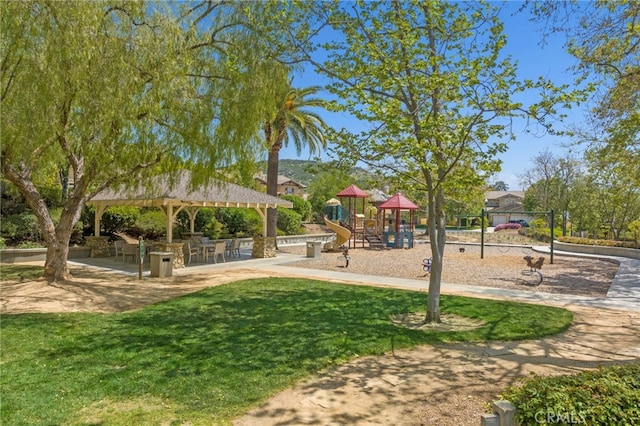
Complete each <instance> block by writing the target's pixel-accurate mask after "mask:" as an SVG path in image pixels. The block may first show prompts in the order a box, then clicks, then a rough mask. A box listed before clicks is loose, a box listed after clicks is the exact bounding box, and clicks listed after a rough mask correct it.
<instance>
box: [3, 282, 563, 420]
mask: <svg viewBox="0 0 640 426" xmlns="http://www.w3.org/2000/svg"><path fill="white" fill-rule="evenodd" d="M425 304H426V294H425V293H423V292H411V291H404V290H397V289H380V288H370V287H363V286H349V285H340V284H334V283H325V282H320V281H314V280H306V279H291V278H287V279H284V278H270V279H255V280H248V281H241V282H235V283H231V284H226V285H223V286H219V287H214V288H209V289H206V290H203V291H200V292H197V293H193V294H189V295H185V296H182V297H179V298H176V299H173V300H170V301H167V302H163V303H158V304H155V305H151V306H148V307H145V308H143V309H140V310H137V311H132V312H127V313H117V314H86V313H82V314H80V313H74V314H22V315H3V316H2V321H1V323H0V331H1V333H2V375H1V377H0V386H1V388H0V393H1V395H2V406H1V417H0V423H2V424H11V425H41V424H47V425H49V424H65V425H75V424H103V425H123V424H161V423H162V424H192V425H200V424H207V425H210V424H230V423H231V420H232V419H233V418H235V417H237V416H239V415H241V414H243V413H244V412H246V411H247V410H248V409H250V408H251V407H255V406H256V405H258V404H260V403H261V402H263V401H265V400H266V399H267V398H268V397H269V396H270V395H272V394H274V393H275V392H277V391H279V390H282V389H284V388H287V387H289V386H291V385H293V384H294V383H295V382H297V381H299V380H300V379H301V378H303V377H305V376H308V375H309V374H311V373H314V372H317V371H319V370H322V369H324V368H327V367H329V366H332V365H336V364H340V363H342V362H344V361H346V360H349V359H352V358H354V357H357V356H365V355H377V354H383V353H386V352H389V351H391V350H392V349H398V348H408V347H415V346H418V345H424V344H435V343H443V342H454V341H485V340H513V339H535V338H539V337H542V336H545V335H550V334H554V333H558V332H561V331H563V330H565V329H567V328H568V327H569V325H570V323H571V321H572V314H571V312H570V311H567V310H565V309H560V308H553V307H548V306H538V305H528V304H522V303H513V302H504V301H493V300H484V299H471V298H464V297H454V296H443V297H442V299H441V309H442V312H443V313H451V314H457V315H462V316H467V317H472V318H480V319H482V320H483V321H484V325H483V326H482V327H480V328H478V329H475V330H471V331H464V332H443V331H433V330H427V331H421V330H410V329H406V328H403V327H398V326H394V325H393V324H392V323H391V321H390V319H389V317H390V316H392V315H394V314H398V313H405V312H423V311H424V309H425V307H424V306H425Z"/></svg>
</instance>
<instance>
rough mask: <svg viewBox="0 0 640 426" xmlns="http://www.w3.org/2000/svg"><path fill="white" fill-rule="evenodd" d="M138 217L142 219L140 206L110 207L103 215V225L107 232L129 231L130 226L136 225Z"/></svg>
mask: <svg viewBox="0 0 640 426" xmlns="http://www.w3.org/2000/svg"><path fill="white" fill-rule="evenodd" d="M138 219H140V208H138V207H127V206H116V207H109V208H108V209H106V210H105V212H104V214H103V215H102V220H101V226H102V229H103V230H104V233H105V234H113V233H114V232H119V231H123V232H127V231H128V230H129V228H133V227H135V224H136V222H137V221H138ZM101 233H102V232H101Z"/></svg>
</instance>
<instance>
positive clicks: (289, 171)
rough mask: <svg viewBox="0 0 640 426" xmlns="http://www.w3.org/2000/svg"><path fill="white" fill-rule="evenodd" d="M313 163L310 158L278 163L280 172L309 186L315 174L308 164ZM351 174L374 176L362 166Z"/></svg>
mask: <svg viewBox="0 0 640 426" xmlns="http://www.w3.org/2000/svg"><path fill="white" fill-rule="evenodd" d="M312 164H316V162H315V161H309V160H292V159H285V160H282V159H280V162H279V164H278V174H280V175H282V176H286V177H289V178H291V179H293V180H295V181H296V182H299V183H301V184H303V185H307V186H309V184H310V183H311V182H313V179H314V177H315V175H314V174H313V173H309V172H308V171H307V170H306V169H307V166H310V165H312ZM266 169H267V165H266V163H265V165H264V170H266ZM351 174H352V175H353V176H354V177H355V178H356V180H364V179H366V178H371V177H372V176H373V175H372V174H371V173H369V172H368V171H367V170H365V169H363V168H360V167H354V168H353V170H352V171H351Z"/></svg>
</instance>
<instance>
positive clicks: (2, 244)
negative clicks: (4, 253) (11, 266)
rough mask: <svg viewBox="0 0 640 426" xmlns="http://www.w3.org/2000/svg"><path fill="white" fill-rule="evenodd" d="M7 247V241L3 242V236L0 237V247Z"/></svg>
mask: <svg viewBox="0 0 640 426" xmlns="http://www.w3.org/2000/svg"><path fill="white" fill-rule="evenodd" d="M5 248H7V243H5V241H4V238H2V237H0V249H5Z"/></svg>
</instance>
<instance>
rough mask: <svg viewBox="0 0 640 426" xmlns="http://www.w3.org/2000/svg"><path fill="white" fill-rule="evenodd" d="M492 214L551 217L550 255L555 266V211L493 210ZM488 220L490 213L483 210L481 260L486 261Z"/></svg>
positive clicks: (481, 219) (551, 262)
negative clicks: (485, 241)
mask: <svg viewBox="0 0 640 426" xmlns="http://www.w3.org/2000/svg"><path fill="white" fill-rule="evenodd" d="M491 213H492V214H494V213H497V214H527V215H542V214H544V215H550V216H551V223H550V226H549V228H550V231H549V245H550V249H551V255H550V257H551V258H550V260H549V263H550V264H553V227H554V225H555V223H554V222H555V212H554V210H553V209H551V210H549V211H539V212H537V211H527V210H522V211H498V210H491ZM485 216H486V218H487V221H488V220H489V213H488V212H487V211H486V210H485V209H482V213H480V225H481V233H480V259H484V234H485V231H484V218H485Z"/></svg>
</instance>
